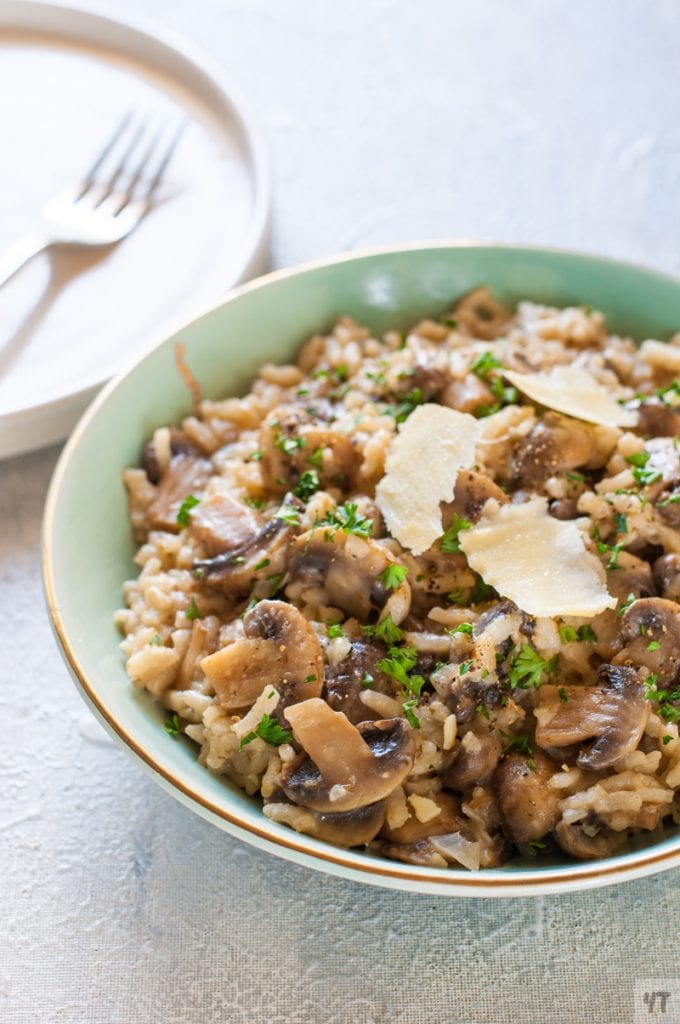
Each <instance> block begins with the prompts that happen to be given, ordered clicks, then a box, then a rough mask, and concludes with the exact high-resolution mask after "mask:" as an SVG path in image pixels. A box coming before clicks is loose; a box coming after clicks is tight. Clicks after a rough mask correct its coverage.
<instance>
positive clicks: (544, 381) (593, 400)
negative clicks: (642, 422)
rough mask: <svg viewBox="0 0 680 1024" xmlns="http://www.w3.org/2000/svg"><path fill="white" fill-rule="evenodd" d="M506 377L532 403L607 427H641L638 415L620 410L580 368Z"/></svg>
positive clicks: (601, 387)
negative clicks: (638, 424) (637, 425)
mask: <svg viewBox="0 0 680 1024" xmlns="http://www.w3.org/2000/svg"><path fill="white" fill-rule="evenodd" d="M503 373H504V375H505V376H506V377H507V379H508V380H509V381H510V383H511V384H514V386H515V387H516V388H518V389H519V390H520V391H521V392H522V393H523V394H525V395H526V396H527V397H528V398H530V399H531V400H532V401H534V402H538V403H539V405H544V406H546V408H548V409H555V410H556V412H563V413H565V414H566V415H567V416H573V417H574V418H575V419H578V420H585V421H586V423H599V424H600V426H603V427H633V426H635V424H636V423H637V415H636V413H634V412H630V411H629V410H627V409H624V408H623V407H622V406H620V405H619V403H618V402H617V401H616V399H615V398H612V396H611V395H610V393H609V392H608V391H607V389H606V388H604V387H603V386H602V384H599V383H598V382H597V381H596V380H595V378H594V377H593V376H591V374H590V373H588V371H587V370H584V369H583V368H582V367H580V366H553V368H552V369H551V370H550V372H549V373H515V372H514V371H512V370H504V371H503Z"/></svg>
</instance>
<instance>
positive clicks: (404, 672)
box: [376, 647, 425, 697]
mask: <svg viewBox="0 0 680 1024" xmlns="http://www.w3.org/2000/svg"><path fill="white" fill-rule="evenodd" d="M417 660H418V651H417V650H416V649H415V647H390V650H389V657H388V658H381V659H380V661H379V662H377V664H376V668H379V669H380V671H381V672H384V673H385V674H386V675H388V676H391V677H392V679H396V681H397V682H398V683H399V685H400V686H401V688H402V690H403V692H404V696H412V697H419V696H420V691H421V690H422V688H423V686H424V685H425V680H424V679H423V677H422V676H420V675H409V673H410V672H411V669H412V668H414V666H415V664H416V661H417Z"/></svg>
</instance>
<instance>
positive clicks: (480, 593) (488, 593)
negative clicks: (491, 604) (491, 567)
mask: <svg viewBox="0 0 680 1024" xmlns="http://www.w3.org/2000/svg"><path fill="white" fill-rule="evenodd" d="M496 596H497V594H496V591H495V590H494V588H493V587H490V586H489V584H488V583H485V582H484V580H483V579H482V577H481V576H478V577H477V578H476V580H475V585H474V587H473V588H472V596H471V598H470V600H471V601H472V604H484V603H485V602H486V601H491V600H493V598H494V597H496Z"/></svg>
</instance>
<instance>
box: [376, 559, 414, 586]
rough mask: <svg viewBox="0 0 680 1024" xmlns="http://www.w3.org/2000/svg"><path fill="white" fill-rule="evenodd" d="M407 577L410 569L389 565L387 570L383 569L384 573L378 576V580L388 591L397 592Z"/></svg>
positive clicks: (403, 566)
mask: <svg viewBox="0 0 680 1024" xmlns="http://www.w3.org/2000/svg"><path fill="white" fill-rule="evenodd" d="M407 575H408V569H407V568H406V566H405V565H388V566H387V568H386V569H383V571H382V572H381V573H379V574H378V579H379V580H380V582H381V583H382V585H383V586H384V587H385V589H386V590H397V588H398V587H400V586H401V585H402V583H403V582H404V580H405V579H406V576H407Z"/></svg>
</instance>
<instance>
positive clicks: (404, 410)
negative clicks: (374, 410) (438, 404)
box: [385, 388, 424, 423]
mask: <svg viewBox="0 0 680 1024" xmlns="http://www.w3.org/2000/svg"><path fill="white" fill-rule="evenodd" d="M423 398H424V396H423V392H422V388H412V389H411V390H410V391H409V392H408V393H407V394H405V395H404V397H403V398H402V400H401V401H400V402H399V405H388V406H387V408H386V409H385V412H386V413H387V414H388V416H393V417H394V420H395V423H403V422H404V420H407V419H408V418H409V416H410V415H411V413H412V412H413V410H414V409H415V408H416V406H417V405H420V404H421V402H422V401H423Z"/></svg>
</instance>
